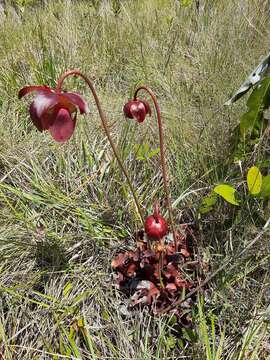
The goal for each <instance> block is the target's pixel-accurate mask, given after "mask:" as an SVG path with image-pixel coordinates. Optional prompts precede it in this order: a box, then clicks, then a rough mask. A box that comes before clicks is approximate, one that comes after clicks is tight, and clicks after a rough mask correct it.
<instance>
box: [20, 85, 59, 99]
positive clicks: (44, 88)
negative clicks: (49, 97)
mask: <svg viewBox="0 0 270 360" xmlns="http://www.w3.org/2000/svg"><path fill="white" fill-rule="evenodd" d="M32 91H45V92H53V90H52V89H51V88H50V87H48V86H46V85H37V86H36V85H33V86H25V87H24V88H22V89H21V90H20V91H19V99H21V98H22V97H23V96H25V95H27V94H28V93H30V92H32Z"/></svg>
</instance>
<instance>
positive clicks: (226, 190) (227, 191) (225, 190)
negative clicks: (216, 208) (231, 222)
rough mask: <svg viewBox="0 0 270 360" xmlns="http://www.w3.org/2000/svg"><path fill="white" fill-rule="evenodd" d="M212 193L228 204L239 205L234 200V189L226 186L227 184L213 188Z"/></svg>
mask: <svg viewBox="0 0 270 360" xmlns="http://www.w3.org/2000/svg"><path fill="white" fill-rule="evenodd" d="M214 192H215V193H216V194H218V195H220V196H221V197H223V199H224V200H226V201H227V202H228V203H230V204H233V205H239V202H238V201H237V200H236V198H235V192H236V190H235V188H234V187H232V186H230V185H227V184H221V185H217V186H216V187H215V188H214Z"/></svg>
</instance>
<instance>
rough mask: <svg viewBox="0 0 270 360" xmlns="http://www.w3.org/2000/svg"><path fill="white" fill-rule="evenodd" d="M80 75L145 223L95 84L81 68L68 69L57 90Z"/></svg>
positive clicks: (59, 81)
mask: <svg viewBox="0 0 270 360" xmlns="http://www.w3.org/2000/svg"><path fill="white" fill-rule="evenodd" d="M72 75H73V76H79V77H81V78H82V79H83V80H84V81H85V82H86V83H87V85H88V86H89V88H90V90H91V92H92V95H93V97H94V99H95V103H96V106H97V109H98V112H99V116H100V119H101V123H102V126H103V129H104V132H105V134H106V136H107V138H108V141H109V143H110V145H111V147H112V150H113V153H114V155H115V157H116V160H117V162H118V165H119V167H120V169H121V170H122V172H123V173H124V175H125V177H126V180H127V183H128V186H129V188H130V191H131V193H132V195H133V199H134V202H135V204H136V207H137V210H138V213H139V216H140V219H141V221H142V224H143V223H144V216H143V212H142V209H141V207H140V204H139V201H138V198H137V195H136V192H135V189H134V187H133V186H132V183H131V181H130V178H129V176H128V173H127V170H126V168H125V166H124V164H123V163H122V161H121V159H120V156H119V155H118V152H117V150H116V147H115V145H114V143H113V140H112V137H111V134H110V130H109V128H108V124H107V119H106V116H105V114H104V113H103V110H102V108H101V104H100V101H99V98H98V96H97V93H96V90H95V88H94V85H93V84H92V82H91V81H90V80H89V79H88V78H87V77H86V76H85V75H83V74H82V73H81V72H80V71H79V70H70V71H66V72H65V73H64V74H63V75H62V76H61V77H60V78H59V80H58V82H57V86H56V91H57V92H58V91H59V92H60V91H61V88H62V85H63V82H64V80H65V79H66V78H67V77H68V76H72Z"/></svg>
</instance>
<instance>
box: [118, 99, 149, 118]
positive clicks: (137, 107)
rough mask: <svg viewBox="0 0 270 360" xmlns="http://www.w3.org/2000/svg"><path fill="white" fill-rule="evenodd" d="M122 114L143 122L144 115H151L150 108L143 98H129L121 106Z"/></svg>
mask: <svg viewBox="0 0 270 360" xmlns="http://www.w3.org/2000/svg"><path fill="white" fill-rule="evenodd" d="M123 111H124V114H125V116H126V117H128V118H129V119H135V120H137V121H138V122H140V123H141V122H143V121H144V119H145V117H146V115H147V114H148V115H149V116H151V108H150V105H149V103H148V102H147V101H146V100H145V99H142V100H141V99H136V100H129V101H128V102H127V103H126V104H125V105H124V108H123Z"/></svg>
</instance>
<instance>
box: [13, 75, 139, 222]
mask: <svg viewBox="0 0 270 360" xmlns="http://www.w3.org/2000/svg"><path fill="white" fill-rule="evenodd" d="M69 76H76V77H80V78H82V79H83V80H84V81H85V82H86V84H87V85H88V87H89V89H90V91H91V93H92V95H93V97H94V100H95V103H96V106H97V109H98V113H99V117H100V119H101V123H102V126H103V129H104V132H105V134H106V136H107V139H108V141H109V143H110V145H111V148H112V150H113V153H114V155H115V157H116V160H117V162H118V165H119V167H120V169H121V171H122V172H123V174H124V176H125V178H126V180H127V183H128V186H129V188H130V191H131V193H132V196H133V199H134V202H135V204H136V208H137V211H138V214H139V217H140V220H141V222H142V224H143V223H144V216H143V211H142V208H141V205H140V202H139V200H138V197H137V194H136V191H135V189H134V187H133V185H132V183H131V180H130V178H129V175H128V172H127V170H126V168H125V166H124V164H123V162H122V160H121V158H120V156H119V154H118V151H117V149H116V146H115V144H114V143H113V140H112V137H111V134H110V130H109V127H108V123H107V118H106V116H105V114H104V112H103V110H102V107H101V104H100V100H99V97H98V95H97V92H96V90H95V88H94V85H93V83H92V81H91V80H90V79H89V78H88V77H87V76H86V75H84V74H82V73H81V71H80V70H70V71H66V72H65V73H64V74H63V75H62V76H61V77H60V78H59V80H58V82H57V86H56V88H55V89H52V88H50V87H48V86H45V85H38V86H35V85H34V86H26V87H24V88H22V89H21V90H20V91H19V98H22V97H23V96H25V95H26V94H28V93H30V92H35V93H36V96H35V97H34V99H33V101H32V103H31V104H30V108H29V112H30V117H31V119H32V121H33V123H34V125H35V126H36V128H37V129H38V130H39V131H44V130H48V131H49V132H50V133H51V135H52V137H53V138H54V139H55V140H56V141H58V142H65V141H67V140H69V139H70V137H71V136H72V134H73V132H74V129H75V126H76V121H77V109H79V111H80V113H81V114H86V113H88V106H87V104H86V102H85V100H84V98H83V97H82V96H81V95H79V94H77V93H73V92H63V91H62V86H63V82H64V80H65V79H66V78H67V77H69Z"/></svg>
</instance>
